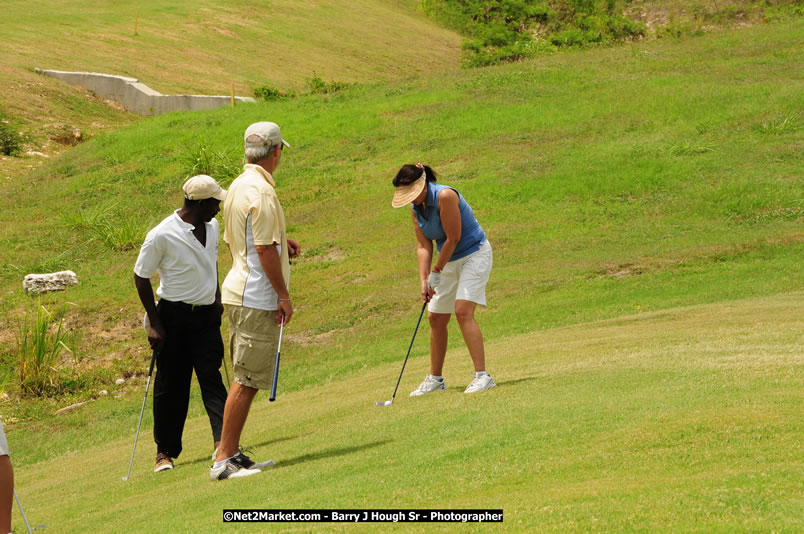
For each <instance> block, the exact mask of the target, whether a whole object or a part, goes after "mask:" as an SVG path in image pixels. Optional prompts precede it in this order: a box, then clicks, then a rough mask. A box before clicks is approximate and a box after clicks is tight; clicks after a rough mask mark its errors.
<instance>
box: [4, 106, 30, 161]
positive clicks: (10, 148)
mask: <svg viewBox="0 0 804 534" xmlns="http://www.w3.org/2000/svg"><path fill="white" fill-rule="evenodd" d="M18 126H19V125H18V124H17V123H16V122H15V121H12V120H10V119H7V118H6V117H5V116H4V115H3V114H2V113H0V153H2V154H3V155H4V156H19V155H20V153H22V147H23V145H24V144H25V143H26V142H27V140H28V139H27V138H26V136H25V135H23V134H21V133H20V132H19V128H18Z"/></svg>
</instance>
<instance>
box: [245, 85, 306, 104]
mask: <svg viewBox="0 0 804 534" xmlns="http://www.w3.org/2000/svg"><path fill="white" fill-rule="evenodd" d="M254 96H255V97H256V98H259V99H261V100H267V101H275V100H286V99H288V98H294V97H295V96H296V93H295V92H293V91H282V90H280V89H276V88H274V87H271V86H270V85H261V86H259V87H255V88H254Z"/></svg>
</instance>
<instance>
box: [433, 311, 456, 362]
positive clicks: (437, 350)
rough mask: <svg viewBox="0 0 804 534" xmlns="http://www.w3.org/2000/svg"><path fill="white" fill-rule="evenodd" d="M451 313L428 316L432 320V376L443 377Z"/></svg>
mask: <svg viewBox="0 0 804 534" xmlns="http://www.w3.org/2000/svg"><path fill="white" fill-rule="evenodd" d="M451 315H452V314H450V313H432V312H430V313H429V314H428V318H429V320H430V374H431V375H432V376H442V372H443V370H444V358H445V357H446V355H447V325H448V324H449V318H450V316H451Z"/></svg>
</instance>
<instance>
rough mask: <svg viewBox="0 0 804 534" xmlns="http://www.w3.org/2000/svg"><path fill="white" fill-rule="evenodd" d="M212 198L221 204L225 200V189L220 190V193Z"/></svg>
mask: <svg viewBox="0 0 804 534" xmlns="http://www.w3.org/2000/svg"><path fill="white" fill-rule="evenodd" d="M212 198H214V199H215V200H220V201H221V202H223V201H224V200H226V189H221V190H220V191H218V193H216V194H214V195H212Z"/></svg>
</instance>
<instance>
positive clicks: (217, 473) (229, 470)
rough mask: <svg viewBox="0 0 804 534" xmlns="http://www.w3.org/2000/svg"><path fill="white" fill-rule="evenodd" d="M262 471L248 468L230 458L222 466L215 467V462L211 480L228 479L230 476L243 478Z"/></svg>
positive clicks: (210, 476) (210, 474) (210, 471)
mask: <svg viewBox="0 0 804 534" xmlns="http://www.w3.org/2000/svg"><path fill="white" fill-rule="evenodd" d="M260 473H262V471H260V470H259V469H247V468H245V467H243V466H242V465H240V464H238V463H237V462H235V461H234V458H230V459H228V460H226V461H225V462H223V463H222V464H221V465H220V466H218V467H215V464H213V465H212V467H211V468H210V470H209V479H210V480H227V479H230V478H243V477H249V476H251V475H259V474H260Z"/></svg>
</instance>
